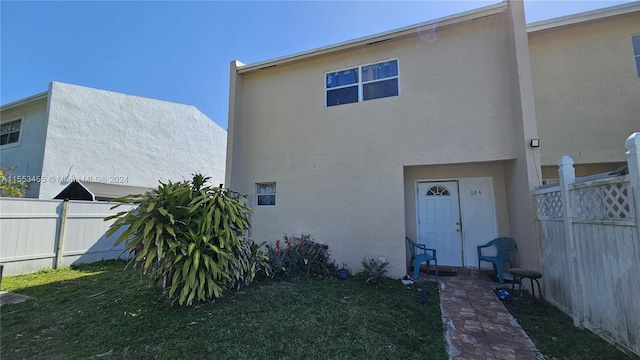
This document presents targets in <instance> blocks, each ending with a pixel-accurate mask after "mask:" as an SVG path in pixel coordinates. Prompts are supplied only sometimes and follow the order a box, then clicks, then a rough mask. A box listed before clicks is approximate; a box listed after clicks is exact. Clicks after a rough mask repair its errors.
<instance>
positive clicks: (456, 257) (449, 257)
mask: <svg viewBox="0 0 640 360" xmlns="http://www.w3.org/2000/svg"><path fill="white" fill-rule="evenodd" d="M417 213H418V219H417V220H418V242H419V243H421V244H424V245H426V246H427V247H429V248H434V249H436V250H437V257H438V265H448V266H462V236H461V227H460V201H459V198H458V182H457V181H442V182H419V183H418V211H417Z"/></svg>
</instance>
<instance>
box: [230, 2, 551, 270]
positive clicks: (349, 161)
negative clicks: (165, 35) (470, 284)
mask: <svg viewBox="0 0 640 360" xmlns="http://www.w3.org/2000/svg"><path fill="white" fill-rule="evenodd" d="M537 138H539V136H538V133H537V129H536V116H535V105H534V97H533V86H532V80H531V73H530V64H529V48H528V42H527V29H526V26H525V19H524V10H523V4H522V2H521V1H511V2H503V3H499V4H496V5H492V6H488V7H484V8H481V9H478V10H475V11H470V12H465V13H460V14H456V15H453V16H448V17H445V18H440V19H436V20H433V21H428V22H425V23H422V24H417V25H415V26H409V27H405V28H402V29H397V30H393V31H389V32H385V33H382V34H377V35H373V36H367V37H364V38H360V39H356V40H353V41H347V42H344V43H340V44H336V45H333V46H329V47H324V48H320V49H316V50H311V51H307V52H303V53H299V54H294V55H290V56H285V57H282V58H278V59H274V60H270V61H265V62H260V63H256V64H249V65H245V64H242V63H240V62H238V61H234V62H232V63H231V77H230V100H229V129H228V142H227V154H228V155H227V170H226V179H227V180H226V182H225V183H226V185H227V186H228V187H230V188H232V189H234V190H236V191H239V192H242V193H246V194H250V196H249V201H250V202H251V205H252V207H253V209H254V212H253V214H252V218H251V221H252V229H251V236H252V237H253V238H254V239H255V240H257V241H263V240H267V241H274V240H277V239H279V238H281V237H282V236H283V234H292V233H298V234H299V233H300V232H304V233H310V234H312V236H313V237H314V238H315V239H316V241H319V242H323V243H326V244H328V245H329V247H330V250H331V252H332V254H333V256H334V257H335V258H336V260H337V261H338V262H339V263H341V262H347V263H348V264H349V265H350V266H351V267H353V268H355V269H357V268H358V267H359V264H360V261H362V259H363V258H364V257H366V258H376V259H377V258H379V257H384V259H385V260H386V261H387V262H389V264H390V265H389V267H388V268H389V274H390V275H392V276H402V275H404V274H405V273H406V270H407V265H408V264H407V249H406V244H405V236H409V237H412V238H415V239H417V240H418V241H419V242H420V243H423V244H426V245H427V246H429V247H433V248H436V249H437V250H438V261H439V264H440V265H450V266H465V267H472V266H474V267H475V266H477V265H478V262H477V253H476V246H477V245H480V244H483V243H485V242H487V241H488V240H491V239H492V238H495V237H497V236H498V235H500V236H511V237H513V238H515V239H517V241H518V246H519V249H518V253H519V255H520V256H519V259H518V264H520V265H522V266H525V267H531V268H538V267H539V264H538V262H539V251H540V249H539V244H538V243H537V240H536V236H535V235H534V233H535V228H534V216H533V209H534V204H533V203H532V197H531V189H533V188H534V187H535V186H537V185H539V184H540V182H541V174H540V169H539V166H537V165H536V162H537V161H539V156H540V154H539V148H535V147H531V146H530V144H531V140H532V139H537Z"/></svg>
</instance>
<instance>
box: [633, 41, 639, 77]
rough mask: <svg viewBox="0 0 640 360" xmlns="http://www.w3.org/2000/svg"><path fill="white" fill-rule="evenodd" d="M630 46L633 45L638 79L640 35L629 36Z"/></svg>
mask: <svg viewBox="0 0 640 360" xmlns="http://www.w3.org/2000/svg"><path fill="white" fill-rule="evenodd" d="M631 44H632V45H633V56H634V57H635V61H636V73H637V74H638V77H639V78H640V34H636V35H633V36H631Z"/></svg>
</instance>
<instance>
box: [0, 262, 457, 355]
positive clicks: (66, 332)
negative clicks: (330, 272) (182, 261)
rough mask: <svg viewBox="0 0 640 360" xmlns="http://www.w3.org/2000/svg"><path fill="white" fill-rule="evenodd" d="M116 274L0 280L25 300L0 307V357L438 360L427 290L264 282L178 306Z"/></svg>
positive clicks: (96, 270) (137, 280)
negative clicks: (209, 300) (421, 299)
mask: <svg viewBox="0 0 640 360" xmlns="http://www.w3.org/2000/svg"><path fill="white" fill-rule="evenodd" d="M123 268H124V263H122V262H116V261H110V262H103V263H96V264H91V265H84V266H80V267H77V268H75V269H68V268H67V269H61V270H52V271H45V272H39V273H36V274H30V275H23V276H16V277H7V278H4V279H3V281H2V285H3V290H7V291H15V292H19V293H21V294H25V295H29V296H32V297H33V298H34V299H32V300H30V301H27V302H25V303H22V304H15V305H5V306H2V308H0V317H1V319H0V320H1V327H0V331H1V341H2V350H1V353H0V358H2V359H80V358H81V359H88V358H94V359H101V358H106V359H119V358H136V359H137V358H141V359H179V358H189V359H354V358H362V359H446V358H447V354H446V351H445V343H444V339H443V327H442V322H441V315H440V307H439V299H438V295H437V288H436V287H435V285H434V284H429V285H422V286H410V287H405V286H403V285H402V284H401V283H400V281H398V280H384V281H383V282H382V283H380V284H379V285H372V284H365V283H364V280H363V279H362V278H350V279H348V280H338V279H332V280H327V281H319V280H308V281H293V282H270V283H261V284H255V285H253V286H251V287H250V288H247V289H245V290H243V291H241V292H239V293H231V294H229V295H228V296H227V297H225V298H223V299H222V300H218V301H216V302H215V303H207V304H201V305H199V306H196V307H191V308H188V307H184V308H183V307H178V306H171V304H170V302H169V300H168V299H167V298H165V297H164V296H163V294H162V292H161V290H159V289H158V288H156V287H154V286H149V283H148V280H147V279H146V278H145V277H142V276H141V274H140V272H139V271H136V270H132V269H128V270H124V271H123ZM426 287H428V288H429V289H430V293H431V295H430V297H429V300H428V301H427V303H425V304H424V305H421V304H420V302H419V301H418V300H419V293H420V290H422V289H425V288H426Z"/></svg>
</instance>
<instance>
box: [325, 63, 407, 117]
mask: <svg viewBox="0 0 640 360" xmlns="http://www.w3.org/2000/svg"><path fill="white" fill-rule="evenodd" d="M325 93H326V94H325V101H326V105H327V106H335V105H343V104H349V103H354V102H358V101H366V100H373V99H379V98H384V97H389V96H398V94H399V84H398V60H397V59H396V60H389V61H384V62H380V63H376V64H370V65H362V66H358V67H355V68H350V69H345V70H340V71H333V72H329V73H327V74H325Z"/></svg>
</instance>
